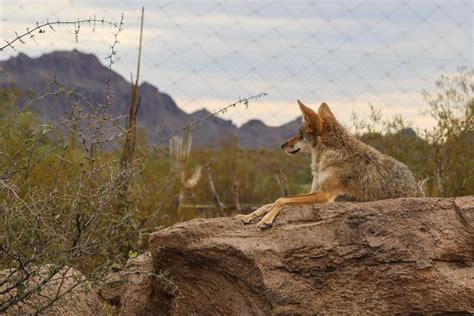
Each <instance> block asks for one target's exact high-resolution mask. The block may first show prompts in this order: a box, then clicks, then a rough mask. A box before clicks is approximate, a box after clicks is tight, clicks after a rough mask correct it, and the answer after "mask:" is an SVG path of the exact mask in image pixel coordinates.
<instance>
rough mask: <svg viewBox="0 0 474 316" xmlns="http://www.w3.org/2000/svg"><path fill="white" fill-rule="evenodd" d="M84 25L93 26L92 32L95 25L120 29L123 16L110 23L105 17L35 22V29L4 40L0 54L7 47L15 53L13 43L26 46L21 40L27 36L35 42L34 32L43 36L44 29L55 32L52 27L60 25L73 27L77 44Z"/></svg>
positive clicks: (0, 47) (28, 29)
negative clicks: (117, 20) (118, 20)
mask: <svg viewBox="0 0 474 316" xmlns="http://www.w3.org/2000/svg"><path fill="white" fill-rule="evenodd" d="M84 23H88V24H89V25H92V26H93V28H92V31H95V27H96V24H97V23H100V24H101V25H109V26H113V27H119V28H121V26H122V25H123V15H122V20H121V21H120V22H110V21H107V20H105V17H104V18H102V19H97V18H96V17H95V16H94V17H93V18H91V17H89V18H88V19H83V20H79V19H78V20H77V21H60V20H59V19H58V20H57V21H55V22H49V20H48V21H46V22H45V23H42V24H40V23H39V22H36V26H35V27H33V28H32V29H30V28H27V29H26V31H25V32H24V33H21V34H19V33H18V32H17V31H15V37H14V38H13V39H12V40H10V41H8V40H5V42H6V44H5V45H3V46H0V52H1V51H3V50H4V49H5V48H8V47H10V48H11V49H13V50H15V51H16V48H15V46H13V44H14V43H16V42H20V43H21V44H26V42H25V41H24V40H23V38H25V37H27V36H28V38H30V39H32V40H35V33H36V32H37V33H38V34H44V33H46V31H45V30H44V29H45V28H49V29H51V30H52V31H55V29H54V26H60V25H73V26H74V37H75V40H76V43H77V41H78V34H79V31H80V28H81V24H84Z"/></svg>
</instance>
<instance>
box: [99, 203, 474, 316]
mask: <svg viewBox="0 0 474 316" xmlns="http://www.w3.org/2000/svg"><path fill="white" fill-rule="evenodd" d="M140 260H141V263H140V264H138V265H135V266H134V267H130V268H129V269H128V270H127V271H122V272H121V274H120V278H121V280H122V282H117V280H116V281H114V282H115V283H114V282H112V283H110V284H114V286H115V287H110V288H109V290H111V291H112V292H114V293H115V294H113V293H112V294H111V293H110V291H109V293H108V297H109V302H113V303H114V304H115V305H118V306H120V308H121V311H122V313H124V314H126V315H133V314H135V315H138V314H140V315H146V314H172V315H190V314H206V315H269V314H275V315H289V314H292V315H293V314H331V315H336V314H359V315H361V314H364V315H365V314H413V313H415V314H444V313H456V314H457V315H460V314H461V315H463V314H471V313H474V267H473V261H474V196H469V197H462V198H452V199H441V198H409V199H396V200H384V201H377V202H370V203H347V202H342V203H333V204H326V205H314V206H295V207H287V208H285V209H284V210H283V211H282V212H281V213H280V215H279V216H278V218H277V219H276V221H275V224H274V226H273V228H271V229H269V230H266V231H259V230H257V228H256V225H255V224H250V225H246V226H244V225H242V224H240V223H239V222H238V221H237V220H234V219H232V218H215V219H206V220H193V221H189V222H185V223H181V224H178V225H175V226H173V227H170V228H167V229H163V230H161V231H158V232H156V233H154V234H153V235H152V236H151V238H150V254H149V255H147V256H143V257H141V258H140ZM124 278H125V279H124ZM112 298H113V299H112Z"/></svg>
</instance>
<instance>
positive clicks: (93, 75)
mask: <svg viewBox="0 0 474 316" xmlns="http://www.w3.org/2000/svg"><path fill="white" fill-rule="evenodd" d="M0 67H1V68H3V70H4V71H5V73H6V74H7V76H6V80H3V82H1V83H0V86H2V87H5V86H7V85H9V84H14V85H16V87H17V89H18V90H21V91H31V92H34V93H36V94H38V95H41V94H42V93H43V92H44V91H45V89H46V87H45V86H46V83H47V82H48V81H51V80H52V79H53V78H56V80H57V82H59V83H61V84H63V85H64V86H65V88H66V89H71V88H72V89H74V90H75V91H76V92H80V93H82V94H83V95H84V96H85V97H86V98H87V99H88V100H89V102H90V103H91V104H94V105H96V104H101V103H104V91H105V89H106V79H107V76H108V69H107V67H105V66H104V65H102V64H101V63H100V61H99V60H98V59H97V57H96V56H94V55H91V54H84V53H81V52H79V51H77V50H73V51H57V52H53V53H50V54H45V55H43V56H41V57H38V58H30V57H28V56H27V55H25V54H22V53H20V54H19V55H18V56H17V57H14V58H10V59H9V60H5V61H0ZM111 83H112V84H111V87H112V91H113V96H114V101H113V105H112V106H111V107H110V109H109V111H110V113H111V115H114V116H118V115H124V114H126V113H128V111H127V107H128V103H129V100H130V83H129V82H128V81H127V80H125V79H124V78H123V77H121V76H120V75H119V74H117V73H115V72H113V73H112V78H111ZM140 95H141V105H140V111H139V113H138V124H139V126H140V127H142V128H144V129H145V130H146V131H147V137H148V140H149V142H150V144H153V143H155V142H156V141H157V140H158V139H159V135H162V136H163V135H168V134H169V133H170V132H171V131H173V130H174V129H176V128H177V127H181V126H184V125H186V124H187V123H188V122H190V121H192V120H195V119H198V118H201V117H203V116H206V115H208V114H209V112H208V111H206V110H200V111H197V112H194V113H191V114H187V113H185V112H184V111H183V110H181V109H180V108H179V107H178V106H177V105H176V103H175V102H174V101H173V99H172V97H171V96H169V95H168V94H166V93H164V92H161V91H159V90H158V88H156V87H154V86H152V85H151V84H149V83H146V82H144V83H142V84H141V86H140ZM229 101H230V102H231V100H229ZM65 103H66V102H65V100H64V98H55V97H52V98H46V99H43V100H39V101H38V102H35V104H34V105H33V107H32V111H33V112H34V113H36V114H37V115H38V116H39V117H40V118H41V119H44V120H50V121H55V120H57V119H58V118H59V117H61V116H64V114H65V111H66V110H67V109H68V107H69V106H68V105H66V104H65ZM82 106H83V107H84V108H85V106H84V104H82ZM299 122H300V120H299V119H295V120H293V121H291V122H289V123H287V124H285V125H282V126H280V127H270V126H267V125H265V124H264V123H263V122H261V121H259V120H251V121H249V122H247V123H245V124H244V125H242V126H241V127H240V128H238V127H237V126H235V125H234V124H233V123H232V121H230V120H224V119H221V118H218V117H216V118H212V119H210V120H208V121H206V122H205V123H203V124H202V125H201V126H199V127H196V128H194V129H193V131H192V134H193V143H194V144H195V145H196V146H200V147H213V146H217V145H218V144H219V142H220V141H221V139H222V138H225V137H229V136H233V135H236V136H238V138H239V139H240V144H241V145H242V146H243V147H252V148H259V147H278V146H279V145H280V144H281V143H282V141H283V140H285V139H287V138H288V137H290V136H291V134H293V133H294V132H295V131H296V129H297V128H298V125H299Z"/></svg>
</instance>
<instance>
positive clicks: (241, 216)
mask: <svg viewBox="0 0 474 316" xmlns="http://www.w3.org/2000/svg"><path fill="white" fill-rule="evenodd" d="M234 218H236V219H238V220H240V221H241V222H242V223H244V224H249V223H250V222H251V221H252V220H253V217H252V214H238V215H235V216H234Z"/></svg>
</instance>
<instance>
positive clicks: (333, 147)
mask: <svg viewBox="0 0 474 316" xmlns="http://www.w3.org/2000/svg"><path fill="white" fill-rule="evenodd" d="M298 104H299V106H300V109H301V111H302V113H303V126H302V127H301V128H300V130H299V132H298V134H296V135H295V136H294V137H292V138H291V139H290V140H288V141H287V142H285V143H284V144H283V145H282V149H283V150H284V151H285V152H287V153H289V154H296V153H297V152H303V153H309V154H311V156H312V161H311V173H312V174H313V182H312V185H311V192H310V193H307V194H302V195H297V196H292V197H285V198H279V199H278V200H276V201H275V202H274V203H273V204H267V205H264V206H262V207H260V208H259V209H258V210H256V211H255V212H253V213H251V214H239V215H237V216H236V218H238V219H240V220H241V221H242V222H244V223H245V224H247V223H250V222H251V221H252V220H254V219H255V218H257V217H260V216H262V215H265V216H264V217H263V218H262V220H261V221H260V222H259V223H258V225H257V226H258V228H260V229H265V228H269V227H271V225H272V224H273V221H274V220H275V217H276V216H277V215H278V213H279V212H280V210H281V209H282V208H283V207H284V206H285V205H304V204H315V203H330V202H334V200H335V199H336V198H337V197H338V196H340V195H347V196H350V197H352V198H355V199H356V200H358V201H374V200H382V199H389V198H398V197H412V196H421V195H422V193H421V191H420V188H419V186H418V184H417V183H416V181H415V178H414V177H413V174H412V173H411V172H410V170H409V169H408V167H407V166H406V165H404V164H403V163H401V162H399V161H397V160H395V159H394V158H392V157H390V156H387V155H384V154H382V153H380V152H379V151H377V150H376V149H374V148H372V147H370V146H369V145H367V144H364V143H363V142H361V141H359V140H357V139H356V138H354V137H353V136H351V135H350V134H349V133H348V132H347V131H346V130H345V129H344V127H342V125H341V124H339V123H338V122H337V120H336V118H335V116H334V114H333V113H332V112H331V110H330V109H329V106H328V105H327V104H326V103H323V104H321V106H320V107H319V111H318V113H316V112H314V111H313V110H311V109H310V108H309V107H307V106H305V105H304V104H303V103H301V102H300V101H299V100H298Z"/></svg>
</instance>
